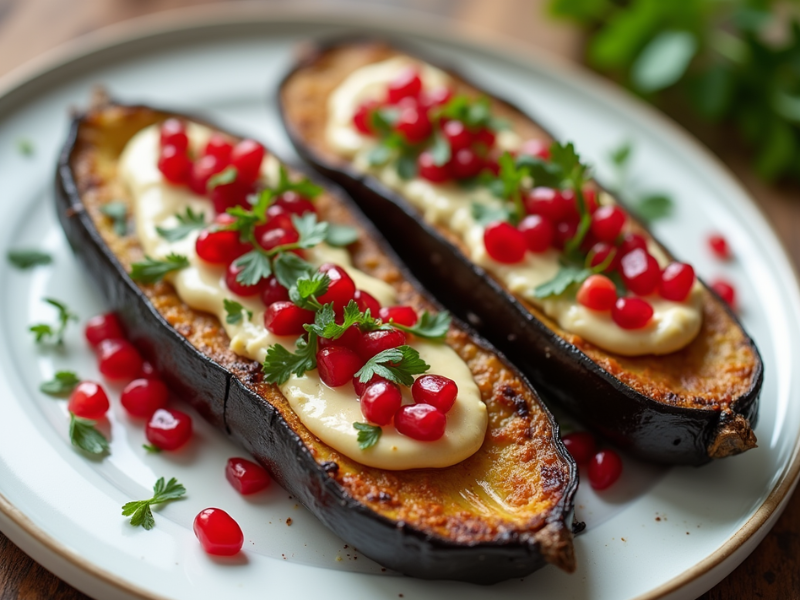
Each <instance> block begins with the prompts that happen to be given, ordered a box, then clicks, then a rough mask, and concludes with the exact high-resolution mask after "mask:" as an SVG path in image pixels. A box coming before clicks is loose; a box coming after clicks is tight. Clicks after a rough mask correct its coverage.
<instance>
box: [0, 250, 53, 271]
mask: <svg viewBox="0 0 800 600" xmlns="http://www.w3.org/2000/svg"><path fill="white" fill-rule="evenodd" d="M6 256H7V257H8V262H10V263H11V264H12V265H14V266H15V267H16V268H18V269H32V268H33V267H38V266H39V265H49V264H50V263H51V262H53V257H52V256H50V255H49V254H47V253H46V252H40V251H39V250H9V251H8V254H7V255H6Z"/></svg>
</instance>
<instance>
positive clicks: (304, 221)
mask: <svg viewBox="0 0 800 600" xmlns="http://www.w3.org/2000/svg"><path fill="white" fill-rule="evenodd" d="M292 224H293V225H294V228H295V229H296V230H297V234H298V235H299V236H300V239H298V240H297V242H296V247H297V248H303V249H306V248H313V247H314V246H316V245H317V244H319V243H320V242H324V241H325V238H326V237H327V235H328V223H326V222H325V221H319V222H318V221H317V215H316V214H314V213H312V212H308V213H306V214H304V215H302V216H298V215H292ZM278 247H279V248H280V246H278Z"/></svg>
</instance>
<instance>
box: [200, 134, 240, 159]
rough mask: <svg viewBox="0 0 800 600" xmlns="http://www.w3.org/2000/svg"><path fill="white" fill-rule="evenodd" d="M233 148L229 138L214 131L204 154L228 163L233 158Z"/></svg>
mask: <svg viewBox="0 0 800 600" xmlns="http://www.w3.org/2000/svg"><path fill="white" fill-rule="evenodd" d="M232 150H233V144H231V143H230V142H229V141H228V138H226V137H225V136H224V135H222V134H221V133H212V134H211V137H210V138H209V140H208V143H207V144H206V147H205V150H203V154H204V155H206V156H214V157H216V158H217V159H219V160H220V161H222V162H223V163H226V164H227V163H228V162H230V160H231V151H232Z"/></svg>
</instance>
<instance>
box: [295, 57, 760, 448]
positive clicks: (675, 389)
mask: <svg viewBox="0 0 800 600" xmlns="http://www.w3.org/2000/svg"><path fill="white" fill-rule="evenodd" d="M398 54H401V53H400V52H399V51H398V50H396V49H393V48H391V47H389V46H387V45H385V44H381V43H362V44H350V45H342V46H336V47H332V48H330V49H327V50H324V51H322V52H320V53H318V54H314V55H312V56H308V57H306V61H305V62H304V63H303V64H302V66H301V67H300V68H299V69H298V70H297V71H295V72H294V73H293V74H292V75H291V76H290V77H289V78H288V79H287V80H286V82H285V83H284V86H283V88H282V90H281V103H282V106H283V111H284V115H285V118H286V120H287V121H288V123H289V125H290V127H291V128H292V129H293V130H294V132H295V133H296V134H297V135H298V136H299V137H300V138H301V139H302V140H303V143H304V144H306V145H307V146H309V147H310V148H311V149H312V150H313V151H314V152H315V153H316V154H318V155H320V156H322V157H324V159H325V160H326V161H329V162H330V163H331V164H340V165H344V164H345V161H344V159H343V158H342V157H340V156H339V155H337V154H336V153H335V152H334V151H333V150H331V149H330V147H329V146H328V145H327V143H326V140H325V124H326V122H327V118H328V115H327V105H328V102H327V100H328V96H329V94H330V93H331V92H332V91H333V90H334V89H335V88H336V87H338V86H339V84H340V83H341V82H342V81H343V80H344V79H345V78H346V77H347V76H348V75H349V74H350V73H351V72H352V71H353V70H354V69H357V68H359V67H361V66H364V65H367V64H370V63H373V62H378V61H381V60H385V59H387V58H390V57H392V56H396V55H398ZM455 86H456V89H457V92H459V93H466V94H469V95H471V96H476V95H478V94H480V93H481V92H480V91H479V90H477V89H476V88H474V87H472V86H471V85H468V84H467V83H465V82H464V81H462V80H460V79H459V78H457V77H455ZM492 104H493V110H494V111H496V114H498V116H500V117H502V118H504V119H507V120H509V121H510V122H511V123H512V125H513V127H514V129H515V130H516V131H517V132H519V134H520V135H521V136H522V138H523V139H527V138H539V139H543V140H551V139H552V138H551V137H550V136H549V135H548V134H547V133H546V132H545V131H544V130H542V129H541V127H539V126H537V125H536V124H535V123H533V122H532V121H531V120H530V119H529V118H528V117H527V116H525V115H524V114H522V113H521V112H519V111H518V110H516V109H515V108H513V107H511V106H509V105H508V104H506V103H504V102H502V101H499V100H497V99H492ZM439 231H440V232H441V233H442V234H443V235H445V236H446V237H447V238H448V239H449V240H450V241H451V242H452V243H454V244H455V245H456V246H458V247H459V248H461V249H462V250H464V246H463V244H462V242H461V241H460V240H459V239H457V238H456V237H455V236H454V235H452V234H451V233H450V232H449V231H448V230H446V229H444V228H442V227H439ZM644 233H645V234H646V235H649V234H647V233H646V232H644ZM517 299H518V300H519V301H520V302H521V303H522V304H523V305H524V306H525V307H526V308H527V309H528V310H529V311H530V312H531V313H533V314H534V315H535V316H536V317H537V318H538V319H539V320H540V321H542V322H543V323H545V324H546V325H547V326H548V327H549V328H550V329H552V330H553V331H554V332H556V333H557V334H558V335H559V336H560V337H562V338H563V339H565V340H566V341H568V342H569V343H571V344H573V345H575V346H576V347H577V348H579V349H580V350H581V351H583V352H584V353H585V354H586V355H587V356H589V358H591V359H592V360H593V361H595V362H596V363H597V364H598V365H599V366H600V367H602V368H603V369H605V370H606V371H608V372H609V373H610V374H612V375H613V376H614V377H616V378H617V379H619V380H621V381H622V382H624V383H625V384H627V385H629V386H630V387H631V388H633V389H634V390H636V391H637V392H639V393H641V394H644V395H645V396H648V397H650V398H652V399H653V400H656V401H658V402H661V403H664V404H669V405H674V406H682V407H689V408H708V409H710V410H725V409H727V408H728V407H729V406H730V403H731V402H732V401H733V400H735V399H737V398H739V397H741V396H744V395H745V394H747V392H748V391H749V390H750V389H751V388H752V386H753V384H754V378H755V377H757V375H758V373H757V371H758V358H757V356H756V353H755V351H754V349H753V347H752V345H751V343H750V341H749V340H748V338H747V336H746V335H745V333H744V332H743V331H742V329H741V328H740V327H739V326H738V325H737V323H736V322H735V321H734V319H732V318H731V316H730V315H729V314H728V312H727V311H726V309H725V308H724V306H723V305H722V303H721V302H720V301H719V300H717V299H716V298H715V297H714V296H713V295H712V294H711V293H710V292H709V291H708V290H705V293H704V297H703V325H702V327H701V330H700V333H699V334H698V336H697V338H696V339H695V340H694V341H693V342H692V343H691V344H689V346H687V347H686V348H684V349H682V350H680V351H678V352H674V353H672V354H669V355H665V356H653V355H649V356H637V357H627V356H621V355H617V354H612V353H610V352H607V351H605V350H603V349H601V348H598V347H597V346H595V345H593V344H590V343H589V342H587V341H586V340H584V339H583V338H581V337H580V336H577V335H575V334H572V333H569V332H567V331H564V330H563V329H561V328H559V327H558V325H557V324H556V323H555V322H554V321H553V320H551V319H550V318H548V317H547V316H546V315H545V314H544V313H542V312H541V311H540V310H539V309H538V308H537V307H536V306H534V305H532V304H530V303H529V302H527V301H526V300H525V299H524V298H522V297H521V296H518V295H517ZM751 436H752V432H751ZM745 449H746V448H745Z"/></svg>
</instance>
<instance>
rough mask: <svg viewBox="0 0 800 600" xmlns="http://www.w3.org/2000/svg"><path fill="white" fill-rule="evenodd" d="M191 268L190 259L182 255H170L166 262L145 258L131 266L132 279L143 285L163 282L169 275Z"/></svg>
mask: <svg viewBox="0 0 800 600" xmlns="http://www.w3.org/2000/svg"><path fill="white" fill-rule="evenodd" d="M188 266H189V259H187V258H186V257H185V256H183V255H181V254H174V253H172V254H168V255H167V257H166V258H165V259H164V260H156V259H154V258H151V257H149V256H145V257H144V260H143V261H141V262H137V263H133V265H132V266H131V272H130V275H131V279H133V280H134V281H139V282H141V283H155V282H157V281H161V280H162V279H163V278H164V276H165V275H166V274H167V273H172V272H173V271H180V270H181V269H185V268H186V267H188Z"/></svg>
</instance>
